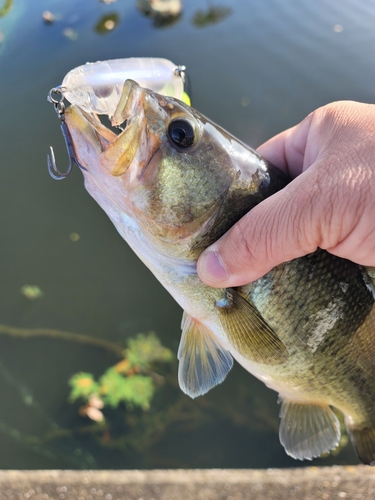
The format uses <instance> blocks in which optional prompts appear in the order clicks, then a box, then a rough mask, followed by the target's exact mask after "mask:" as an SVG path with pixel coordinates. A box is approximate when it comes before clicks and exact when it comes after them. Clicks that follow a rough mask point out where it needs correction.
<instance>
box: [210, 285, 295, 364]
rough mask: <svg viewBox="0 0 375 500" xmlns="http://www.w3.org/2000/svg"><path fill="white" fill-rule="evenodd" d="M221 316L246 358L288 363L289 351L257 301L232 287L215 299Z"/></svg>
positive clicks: (237, 347) (229, 333)
mask: <svg viewBox="0 0 375 500" xmlns="http://www.w3.org/2000/svg"><path fill="white" fill-rule="evenodd" d="M216 307H217V308H218V311H219V313H220V320H221V323H222V325H223V328H224V329H225V331H226V333H227V335H228V338H229V340H230V342H231V343H232V344H233V346H234V347H235V348H236V349H237V350H238V352H239V353H240V354H242V356H244V357H245V358H247V359H249V360H251V361H255V362H257V363H263V364H269V365H277V364H282V363H285V361H286V360H287V359H288V351H287V349H286V347H285V345H284V344H283V343H282V342H281V340H280V339H279V338H278V337H277V335H276V334H275V332H274V331H273V330H272V328H271V327H270V326H269V325H268V324H267V323H266V321H265V320H264V319H263V317H262V316H261V314H260V313H259V311H258V310H257V309H256V308H255V306H254V304H252V303H251V302H249V301H248V300H246V299H244V298H243V297H242V296H241V295H240V294H239V293H238V292H237V291H236V290H234V289H233V288H227V289H226V290H225V296H224V298H223V299H222V300H219V301H217V302H216Z"/></svg>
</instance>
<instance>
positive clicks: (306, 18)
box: [0, 0, 375, 469]
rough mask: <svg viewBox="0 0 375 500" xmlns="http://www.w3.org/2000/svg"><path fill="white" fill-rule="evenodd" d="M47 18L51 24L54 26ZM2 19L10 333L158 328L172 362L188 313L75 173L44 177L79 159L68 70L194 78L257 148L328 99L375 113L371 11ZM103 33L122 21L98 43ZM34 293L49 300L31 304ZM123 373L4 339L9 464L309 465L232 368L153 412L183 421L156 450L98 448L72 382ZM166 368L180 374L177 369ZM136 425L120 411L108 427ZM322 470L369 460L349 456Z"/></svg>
mask: <svg viewBox="0 0 375 500" xmlns="http://www.w3.org/2000/svg"><path fill="white" fill-rule="evenodd" d="M6 3H7V5H8V6H10V9H9V11H8V12H6V10H5V9H4V8H3V9H2V7H3V6H5V4H6ZM213 7H216V8H217V7H222V8H223V9H226V10H223V11H222V12H224V13H225V15H223V18H221V19H220V16H219V18H218V19H216V21H215V19H213V18H212V16H209V15H207V14H209V12H208V10H209V9H210V8H211V9H212V8H213ZM45 10H49V11H51V12H52V13H53V14H54V15H55V18H56V21H55V22H54V23H53V24H51V25H47V24H45V23H44V22H43V20H42V13H43V11H45ZM199 12H200V18H199V17H198V19H201V20H202V19H203V20H205V19H206V21H207V23H206V24H204V23H203V25H202V23H201V22H198V21H197V13H199ZM0 15H3V17H1V18H0V40H1V41H0V132H1V135H0V144H1V146H0V177H1V182H0V207H1V209H0V228H1V246H0V269H1V271H0V276H1V280H0V323H1V324H5V325H10V326H13V327H19V328H28V329H30V328H51V329H57V330H64V331H68V332H77V333H80V334H86V335H89V336H91V337H93V338H104V339H107V340H110V341H113V342H116V343H119V344H124V345H125V342H126V339H127V338H128V337H131V336H134V335H135V334H137V333H138V332H147V331H149V330H153V331H155V332H156V333H157V335H158V336H159V338H160V339H161V341H162V342H163V344H164V345H166V346H168V347H169V348H170V349H172V350H173V352H174V353H176V352H177V347H178V342H179V336H180V318H181V310H180V308H179V307H178V306H177V305H176V304H175V303H174V301H173V300H172V299H171V298H170V297H169V295H168V294H167V292H166V291H165V290H164V289H163V288H162V287H161V286H160V285H159V283H158V282H157V281H156V280H155V279H154V278H153V276H152V275H151V274H150V272H149V271H148V270H147V269H146V268H145V267H144V266H143V265H142V264H141V263H140V262H139V261H138V259H137V257H136V256H135V255H134V254H133V253H132V252H131V251H130V250H129V249H128V247H127V245H126V244H125V243H124V242H123V241H122V240H121V238H120V237H119V236H118V234H117V233H116V231H115V229H114V228H113V227H112V225H111V223H110V221H109V220H108V219H107V217H106V215H105V214H104V212H102V211H101V209H100V208H99V207H98V206H97V205H96V204H95V202H94V201H93V200H92V199H91V198H90V197H89V196H88V194H87V193H86V192H85V190H84V188H83V184H82V178H81V175H80V173H79V172H74V173H73V174H72V175H71V176H70V177H69V179H68V180H66V181H65V182H63V183H58V182H54V181H53V180H52V179H51V178H50V177H49V176H48V174H47V171H46V154H47V152H48V147H49V145H53V146H54V148H55V153H56V158H57V161H58V164H59V166H60V168H61V169H64V168H65V164H66V165H67V162H68V159H67V155H66V152H65V147H64V143H63V140H62V137H61V134H60V130H59V123H58V120H57V118H56V116H55V113H54V111H53V108H52V106H51V105H50V104H49V103H47V101H46V96H47V93H48V91H49V89H50V88H52V87H54V86H56V85H58V84H60V83H61V81H62V79H63V77H64V75H65V74H66V73H67V72H68V71H69V70H70V69H72V68H73V67H75V66H77V65H80V64H83V63H85V62H86V61H96V60H103V59H113V58H120V57H130V56H155V57H165V58H168V59H170V60H172V61H173V62H175V63H176V64H185V65H186V66H187V68H188V72H189V76H190V79H191V81H192V89H193V104H194V106H195V107H196V108H197V109H198V110H200V111H201V112H202V113H204V114H205V115H207V116H208V117H210V118H211V119H212V120H214V121H215V122H217V123H219V124H220V125H221V126H223V127H224V128H226V129H228V130H229V131H230V132H232V133H233V134H234V135H236V136H238V137H239V138H240V139H242V140H244V141H245V142H247V143H249V144H250V145H252V146H255V147H256V146H258V145H259V144H260V143H262V142H263V141H264V140H266V139H268V138H269V137H271V136H272V135H273V134H275V133H277V132H279V131H281V130H283V129H285V128H287V127H289V126H292V125H294V124H295V123H297V122H298V121H299V120H301V119H302V118H303V117H305V116H306V114H308V113H309V112H310V111H312V110H314V109H315V108H316V107H318V106H321V105H324V104H326V103H328V102H330V101H333V100H339V99H353V100H359V101H365V102H375V94H374V81H375V64H374V58H373V54H374V50H375V31H374V29H373V27H374V23H375V4H373V3H372V2H368V1H367V0H342V1H341V2H337V1H336V0H317V1H315V2H310V1H307V0H306V1H297V0H268V1H267V2H264V0H231V1H229V0H211V1H207V2H205V1H202V0H186V1H185V5H184V10H183V13H182V15H181V17H180V18H179V19H178V20H177V21H176V22H175V23H174V24H171V25H169V26H162V27H159V26H155V25H154V23H153V22H152V21H151V20H150V19H149V18H147V17H145V16H144V15H142V14H141V13H140V12H139V11H138V10H137V8H136V3H135V1H133V0H117V2H115V3H112V4H111V5H105V4H104V3H100V2H98V1H97V0H74V1H73V0H70V1H67V0H64V1H62V0H49V1H47V0H44V1H42V0H34V1H33V2H28V1H27V0H13V2H10V1H9V0H7V1H5V2H4V0H0ZM108 18H110V19H112V20H114V23H115V24H116V23H117V24H116V26H115V28H114V29H113V30H110V31H107V32H106V31H104V32H103V23H104V22H105V20H106V19H108ZM67 30H68V31H67ZM69 30H70V31H69ZM72 233H77V234H78V235H79V239H78V240H77V241H73V240H74V239H77V238H74V237H72V236H71V235H72ZM72 238H73V239H72ZM26 284H28V285H37V286H38V287H39V288H40V289H41V290H42V292H43V295H42V296H41V297H40V298H38V299H35V300H33V301H31V300H28V299H27V298H25V297H24V296H23V295H22V294H21V292H20V289H21V287H22V286H24V285H26ZM115 362H116V359H115V358H114V357H113V355H111V354H110V353H108V352H106V351H104V350H102V349H98V348H96V347H90V346H87V345H81V344H77V343H75V342H63V341H61V340H58V339H53V338H32V339H31V338H30V339H25V338H19V337H10V336H8V335H4V334H0V397H1V405H0V449H1V453H0V467H1V468H28V469H32V468H85V467H88V468H133V467H279V466H287V467H288V466H296V465H302V464H300V463H298V462H295V461H293V460H292V459H290V458H289V457H287V456H286V455H285V453H284V451H283V448H282V447H281V445H280V444H279V441H278V435H277V427H278V409H279V408H278V405H277V403H276V401H277V395H276V394H275V393H273V392H271V391H270V390H268V389H266V388H265V387H264V386H263V385H262V384H261V383H260V382H258V381H257V380H256V379H254V378H253V377H252V376H251V375H249V374H248V373H246V372H245V371H244V370H242V369H241V368H240V367H238V366H236V367H235V369H234V370H233V371H232V373H231V374H230V375H229V376H228V379H227V380H226V381H225V382H224V383H223V384H222V385H221V386H220V387H218V388H216V389H215V390H213V391H211V393H209V394H208V395H207V396H204V397H203V398H199V399H198V400H196V401H195V403H194V405H192V404H191V403H190V402H188V401H187V400H186V401H184V400H182V399H181V398H185V396H177V391H176V390H175V388H170V389H166V390H165V391H164V389H161V390H160V391H159V392H158V393H157V395H156V396H155V405H156V406H155V408H156V407H157V408H159V409H160V408H163V407H170V406H171V405H173V404H174V403H175V402H176V401H177V400H178V401H179V403H178V405H180V406H178V407H177V406H176V408H175V410H173V411H174V412H175V413H174V414H173V418H172V421H171V423H170V424H168V425H167V426H164V427H163V425H161V424H160V422H159V424H160V425H161V427H160V428H158V429H159V431H158V432H156V431H155V432H154V434H152V436H153V438H152V440H150V442H149V443H138V442H137V443H135V445H134V446H133V447H132V446H130V445H126V446H125V445H121V443H120V442H119V439H120V434H119V435H117V438H118V439H117V441H116V442H115V439H114V435H113V434H115V431H114V432H113V433H112V435H110V436H109V437H108V435H105V434H104V433H103V435H102V436H101V438H100V439H99V438H98V435H95V437H93V435H92V434H91V433H90V431H89V430H88V428H89V427H90V421H88V419H84V418H83V417H80V416H79V415H78V411H77V409H78V405H73V404H70V403H68V401H67V398H68V395H69V387H68V384H67V381H68V379H69V378H70V377H71V375H72V374H74V373H76V372H79V371H87V372H90V373H94V374H95V375H96V376H99V375H100V374H101V373H103V371H104V370H105V369H106V368H107V367H108V366H111V365H112V364H114V363H115ZM170 370H172V371H174V372H173V373H174V376H176V364H174V365H173V366H172V367H171V368H170ZM163 391H164V392H163ZM178 398H180V399H178ZM163 405H164V406H163ZM152 411H154V410H152ZM124 412H125V409H122V410H121V411H120V410H118V413H117V414H114V413H113V414H112V416H111V418H112V422H113V424H112V428H113V429H115V428H116V425H117V424H116V422H117V421H116V419H117V420H118V428H119V429H121V425H122V423H121V422H122V419H123V415H124ZM151 414H152V413H151ZM154 424H155V422H153V425H154ZM159 424H158V425H159ZM155 425H156V424H155ZM85 429H86V431H85ZM137 439H138V438H137ZM139 440H140V439H139ZM315 462H316V463H317V464H331V463H337V464H349V463H357V460H356V458H355V455H354V452H353V451H352V449H351V446H350V445H349V446H347V447H346V448H344V449H343V451H342V452H341V453H340V454H339V455H337V456H334V457H329V458H326V459H319V460H316V461H315ZM303 465H305V464H303Z"/></svg>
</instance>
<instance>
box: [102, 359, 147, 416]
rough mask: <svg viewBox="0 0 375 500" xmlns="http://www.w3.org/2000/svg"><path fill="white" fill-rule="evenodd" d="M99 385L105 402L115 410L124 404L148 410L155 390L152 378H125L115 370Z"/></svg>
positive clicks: (108, 371) (139, 376)
mask: <svg viewBox="0 0 375 500" xmlns="http://www.w3.org/2000/svg"><path fill="white" fill-rule="evenodd" d="M99 383H100V394H101V395H102V399H103V401H104V402H105V403H106V404H108V405H110V406H112V407H113V408H116V407H117V406H118V405H119V404H120V403H121V402H122V403H125V404H129V403H130V404H133V405H134V406H139V407H141V408H143V409H148V408H149V406H150V401H151V398H152V396H153V395H154V390H155V389H154V385H153V383H152V379H151V377H146V376H144V375H134V376H132V377H123V376H122V375H121V374H119V373H118V372H117V371H116V370H115V369H113V368H109V369H108V370H107V371H106V372H105V373H104V375H103V376H102V377H101V378H100V380H99Z"/></svg>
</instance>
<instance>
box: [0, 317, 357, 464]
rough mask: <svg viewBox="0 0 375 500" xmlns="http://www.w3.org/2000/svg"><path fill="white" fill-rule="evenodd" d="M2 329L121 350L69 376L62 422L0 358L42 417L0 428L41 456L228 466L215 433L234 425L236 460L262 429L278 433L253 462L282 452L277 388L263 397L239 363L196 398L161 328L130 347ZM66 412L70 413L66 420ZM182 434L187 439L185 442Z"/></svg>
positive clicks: (1, 330)
mask: <svg viewBox="0 0 375 500" xmlns="http://www.w3.org/2000/svg"><path fill="white" fill-rule="evenodd" d="M0 334H3V335H4V334H6V335H8V336H10V337H13V338H21V339H29V340H30V341H32V340H33V339H35V338H37V337H39V336H42V337H48V338H50V339H55V340H58V341H61V340H64V341H68V342H73V343H78V344H81V345H84V346H85V347H84V349H85V350H86V349H89V348H90V347H91V348H100V349H104V351H105V352H106V353H107V354H106V355H107V356H111V357H112V356H114V357H115V358H116V363H115V364H113V365H111V366H109V367H108V368H107V369H105V370H104V371H103V373H102V374H100V373H99V374H94V373H90V372H87V371H81V372H78V373H76V374H74V375H72V376H71V377H70V379H69V381H67V385H68V386H69V388H70V394H66V396H65V401H66V403H69V404H64V403H63V401H62V405H61V412H62V413H63V414H64V415H65V418H64V422H65V424H62V425H59V424H58V421H59V418H57V420H56V419H53V418H52V417H50V416H48V414H46V412H45V411H44V410H43V408H42V406H41V405H40V404H39V403H38V401H37V400H35V397H34V395H33V394H32V393H31V392H30V391H29V390H28V389H27V387H26V386H25V385H23V384H22V385H21V384H20V383H19V382H18V381H15V380H14V379H13V378H12V376H11V374H10V373H9V371H7V370H6V369H5V368H4V367H3V366H2V365H0V375H1V377H2V378H3V379H4V380H5V381H6V383H7V384H8V385H9V384H10V385H11V386H12V388H13V390H16V391H18V392H19V395H20V396H21V398H22V401H23V404H24V406H25V409H24V412H25V415H26V414H27V413H28V412H33V413H36V415H37V416H38V417H37V418H38V419H39V420H40V421H41V422H44V430H43V431H42V432H38V433H33V434H26V435H25V434H23V432H21V431H20V430H18V429H17V428H16V425H13V423H12V425H11V426H10V425H9V423H8V424H7V423H4V422H2V421H1V420H0V432H1V433H3V434H5V435H7V436H9V437H10V438H11V439H12V440H16V441H17V442H18V443H20V444H21V445H22V446H24V447H26V448H28V447H29V448H31V449H32V450H33V451H34V452H36V453H37V454H39V455H40V456H44V457H47V458H48V459H52V458H54V459H56V460H59V461H60V462H59V463H61V461H63V462H64V460H65V462H66V463H67V464H68V466H69V467H72V466H73V467H75V468H77V467H78V468H80V467H83V468H95V467H96V468H97V467H100V461H101V459H102V456H103V454H104V456H107V459H106V460H109V461H111V459H112V457H113V460H115V461H116V460H117V461H118V462H116V463H118V464H119V466H121V467H141V468H142V467H191V466H198V467H199V466H200V467H205V466H207V464H211V465H212V466H223V465H225V464H226V460H227V456H222V455H221V446H222V443H221V445H220V444H219V441H220V440H218V437H217V436H219V435H221V433H223V432H225V434H228V433H229V435H231V436H232V438H231V440H236V439H239V441H238V443H237V444H233V443H232V442H231V443H230V444H227V445H226V449H227V453H228V455H229V456H230V455H231V458H230V460H231V461H232V462H233V461H234V463H236V458H235V457H236V455H237V454H238V453H240V454H241V453H242V454H243V453H244V450H241V448H246V447H248V446H249V445H250V446H253V445H254V443H255V445H256V443H257V439H258V437H259V435H262V436H261V439H262V440H263V439H264V438H265V435H267V434H268V435H269V436H272V435H273V436H274V440H272V441H271V442H272V443H273V444H269V445H268V446H267V447H266V448H265V449H264V450H262V451H261V452H259V454H258V455H257V460H256V462H255V463H251V462H250V463H249V466H259V465H258V464H259V463H260V464H261V463H263V462H262V458H261V457H262V455H264V460H267V461H269V460H270V457H271V456H273V455H274V454H275V453H280V454H283V453H284V452H283V450H282V449H281V448H280V445H279V443H278V439H277V429H278V416H277V409H276V411H275V398H274V397H272V396H273V394H272V393H270V397H269V398H267V399H263V398H260V397H258V396H257V395H256V390H255V391H254V386H252V384H251V383H250V384H248V385H247V384H243V383H238V376H239V375H241V373H240V370H241V369H240V368H238V369H237V370H234V372H235V373H233V374H232V375H231V376H230V377H228V379H227V380H226V387H225V389H223V386H219V387H218V388H217V389H215V390H213V391H211V392H210V393H209V394H207V395H206V396H204V397H200V398H197V399H195V400H192V399H190V398H189V397H187V396H186V395H185V394H183V393H182V392H181V390H180V388H179V386H178V382H177V361H176V358H175V356H174V354H173V353H172V352H171V350H170V349H168V348H167V347H165V346H163V345H162V343H161V342H160V340H159V338H158V337H157V335H156V334H155V333H148V334H138V335H136V336H134V337H130V338H128V340H127V346H126V347H125V348H124V347H123V346H121V345H120V344H118V343H115V342H111V341H107V340H104V339H97V338H94V337H90V336H87V335H81V334H77V333H71V332H62V331H59V330H52V329H20V328H14V327H9V326H6V325H0ZM236 372H237V373H236ZM256 383H257V382H256ZM67 414H69V415H71V417H69V418H68V420H67V419H66V415H67ZM69 421H70V425H67V422H69ZM202 433H203V435H205V438H204V439H209V440H210V442H211V447H210V449H209V450H207V448H206V447H205V446H199V443H201V442H202V438H201V437H200V436H201V434H202ZM212 433H213V434H212ZM211 434H212V439H210V437H209V436H210V435H211ZM237 436H238V438H237ZM244 439H245V442H244ZM246 439H248V440H249V441H248V442H247V443H246ZM268 439H269V438H268ZM181 440H182V441H181ZM186 440H187V441H186ZM181 442H182V443H184V442H185V445H184V446H185V447H184V449H183V450H181V449H180V444H179V443H181ZM347 442H348V440H347V437H346V435H345V436H344V437H343V438H342V440H341V443H340V446H339V447H338V448H337V449H336V450H334V451H333V452H332V454H334V455H337V454H338V453H339V452H340V451H341V450H342V449H343V448H344V447H345V446H346V444H347ZM216 443H217V444H216ZM216 446H217V448H216ZM165 449H166V450H167V451H165ZM246 449H247V448H246ZM106 451H107V452H108V454H106ZM119 453H120V456H121V457H122V458H121V459H120V460H119V455H118V454H119ZM250 456H251V455H250ZM182 457H183V458H182ZM266 457H268V458H266ZM106 463H107V462H106Z"/></svg>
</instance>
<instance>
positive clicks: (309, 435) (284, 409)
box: [279, 398, 341, 460]
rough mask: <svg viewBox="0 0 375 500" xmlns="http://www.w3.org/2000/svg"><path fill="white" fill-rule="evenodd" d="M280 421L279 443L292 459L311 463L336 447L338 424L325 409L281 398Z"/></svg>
mask: <svg viewBox="0 0 375 500" xmlns="http://www.w3.org/2000/svg"><path fill="white" fill-rule="evenodd" d="M280 418H281V422H280V429H279V436H280V442H281V444H282V445H283V446H284V448H285V452H286V453H287V454H288V455H290V456H291V457H293V458H296V459H298V460H304V459H306V460H312V459H313V458H315V457H320V455H321V454H322V453H327V452H329V451H330V450H333V449H334V448H336V446H337V445H338V444H339V441H340V435H341V431H340V422H339V421H338V419H337V417H336V415H335V414H334V413H333V411H332V410H331V408H330V407H329V406H328V405H318V404H311V403H307V404H304V403H295V402H293V401H289V400H287V399H284V398H282V399H281V410H280Z"/></svg>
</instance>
